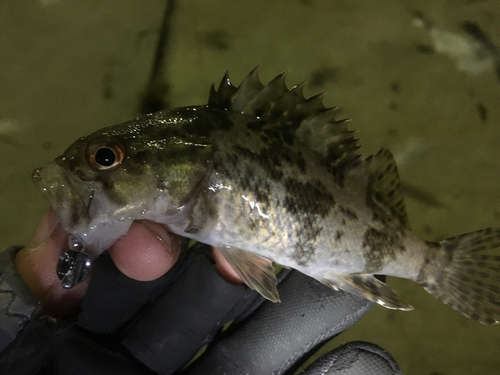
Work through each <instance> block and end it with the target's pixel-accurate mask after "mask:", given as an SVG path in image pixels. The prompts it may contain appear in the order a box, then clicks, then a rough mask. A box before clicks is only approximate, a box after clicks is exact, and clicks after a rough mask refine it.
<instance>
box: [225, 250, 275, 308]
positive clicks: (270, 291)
mask: <svg viewBox="0 0 500 375" xmlns="http://www.w3.org/2000/svg"><path fill="white" fill-rule="evenodd" d="M217 249H218V250H219V251H220V252H221V254H222V255H223V256H224V258H225V259H226V260H227V262H228V263H229V264H230V265H231V267H233V269H234V271H235V272H236V273H237V274H238V276H239V277H240V278H241V279H242V280H243V282H244V283H245V284H246V285H247V286H248V287H249V288H250V289H253V290H255V291H257V292H259V293H260V294H261V295H262V296H263V297H264V298H267V299H268V300H270V301H271V302H280V298H279V294H278V290H277V289H276V284H277V280H276V275H275V274H274V266H273V262H272V261H271V260H269V259H267V258H264V257H261V256H258V255H255V254H252V253H249V252H247V251H243V250H240V249H238V248H235V247H230V246H223V247H218V248H217Z"/></svg>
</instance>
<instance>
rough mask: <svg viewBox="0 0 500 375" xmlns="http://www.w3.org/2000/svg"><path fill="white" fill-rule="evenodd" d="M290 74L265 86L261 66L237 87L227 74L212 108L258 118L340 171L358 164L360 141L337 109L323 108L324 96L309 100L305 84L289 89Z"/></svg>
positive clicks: (211, 100)
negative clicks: (338, 117) (314, 152)
mask: <svg viewBox="0 0 500 375" xmlns="http://www.w3.org/2000/svg"><path fill="white" fill-rule="evenodd" d="M286 74H287V73H286V72H285V73H282V74H280V75H278V76H277V77H276V78H274V79H273V80H271V82H269V83H268V84H267V85H263V84H262V83H261V82H260V80H259V77H258V67H257V68H255V69H254V70H252V71H251V72H250V73H249V74H248V75H247V76H246V77H245V79H244V80H243V81H242V82H241V84H240V86H239V87H236V86H234V85H233V84H232V83H231V81H230V79H229V76H228V74H227V73H226V74H225V75H224V77H223V78H222V81H221V83H220V85H219V88H218V90H215V88H214V87H213V86H212V88H211V90H210V96H209V99H208V106H209V107H211V108H217V109H221V110H227V111H233V112H242V113H245V114H248V115H251V116H255V117H256V118H258V119H259V120H260V121H262V122H263V124H264V127H265V128H267V129H273V130H276V131H278V134H280V136H281V138H282V140H284V141H285V143H286V142H287V140H288V139H290V138H291V137H290V136H292V137H293V138H294V139H296V140H298V141H300V142H302V143H303V144H305V145H306V146H308V147H309V148H310V149H312V150H314V151H316V152H318V153H320V154H321V155H322V156H323V157H324V158H325V159H326V161H327V163H328V164H330V165H332V166H335V167H336V168H341V169H344V168H349V167H352V166H353V165H356V164H358V162H359V155H358V153H357V149H358V148H359V146H358V143H357V142H358V140H357V139H356V138H354V132H352V131H349V130H348V129H347V123H346V120H340V121H338V120H335V118H334V112H335V110H336V108H326V107H325V106H324V105H323V102H322V97H323V94H319V95H316V96H313V97H311V98H309V99H306V98H305V97H304V94H303V88H304V83H300V84H298V85H297V86H294V87H292V88H291V89H288V88H287V86H286V84H285V77H286Z"/></svg>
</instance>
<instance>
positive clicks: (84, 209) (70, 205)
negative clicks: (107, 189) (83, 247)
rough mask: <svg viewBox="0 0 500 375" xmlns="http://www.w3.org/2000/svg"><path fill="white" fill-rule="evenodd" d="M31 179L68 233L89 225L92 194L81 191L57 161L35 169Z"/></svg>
mask: <svg viewBox="0 0 500 375" xmlns="http://www.w3.org/2000/svg"><path fill="white" fill-rule="evenodd" d="M31 177H32V180H33V182H34V183H35V185H36V186H37V187H38V189H39V190H40V191H41V192H42V195H43V196H44V197H45V198H46V199H47V200H48V201H49V204H50V205H51V206H52V208H53V209H54V211H55V213H56V215H57V217H58V218H59V221H60V222H61V224H62V226H63V228H64V229H65V230H66V231H68V232H70V233H73V232H74V231H75V230H76V229H77V228H78V227H81V226H82V225H85V224H87V222H88V221H89V213H88V211H89V210H88V206H89V204H90V201H91V199H92V194H91V192H84V191H79V190H78V188H77V184H76V183H75V182H73V181H72V179H71V176H70V175H68V174H67V173H66V172H65V170H64V169H63V168H62V167H61V166H60V165H59V164H58V163H57V161H53V162H51V163H49V164H47V165H46V166H44V167H41V168H37V169H35V170H34V171H33V173H32V176H31Z"/></svg>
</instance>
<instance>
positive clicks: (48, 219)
mask: <svg viewBox="0 0 500 375" xmlns="http://www.w3.org/2000/svg"><path fill="white" fill-rule="evenodd" d="M57 224H59V221H58V220H57V216H56V214H55V212H54V210H53V209H52V208H49V209H48V210H47V211H46V212H45V214H44V215H43V217H42V219H41V220H40V222H39V223H38V226H37V228H36V230H35V234H34V235H33V237H32V238H31V241H30V243H29V245H28V246H26V249H28V250H34V249H36V248H37V247H38V246H40V245H42V244H43V243H44V242H46V241H47V240H48V239H49V238H50V236H51V235H52V233H53V232H54V229H56V227H57Z"/></svg>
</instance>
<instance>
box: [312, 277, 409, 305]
mask: <svg viewBox="0 0 500 375" xmlns="http://www.w3.org/2000/svg"><path fill="white" fill-rule="evenodd" d="M320 281H321V282H322V283H323V284H325V285H328V286H329V287H331V288H333V289H342V290H344V291H346V292H348V293H351V294H354V295H355V296H358V297H363V298H366V299H367V300H369V301H372V302H375V303H378V304H379V305H381V306H384V307H386V308H388V309H394V310H404V311H410V310H413V307H412V306H411V305H409V304H408V303H406V302H405V301H403V300H402V299H401V298H399V296H398V295H397V294H396V292H395V291H394V290H392V288H390V287H389V286H388V285H387V284H386V283H384V282H382V281H380V280H378V279H376V278H375V277H374V276H373V275H328V276H327V277H325V278H323V279H321V280H320Z"/></svg>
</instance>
